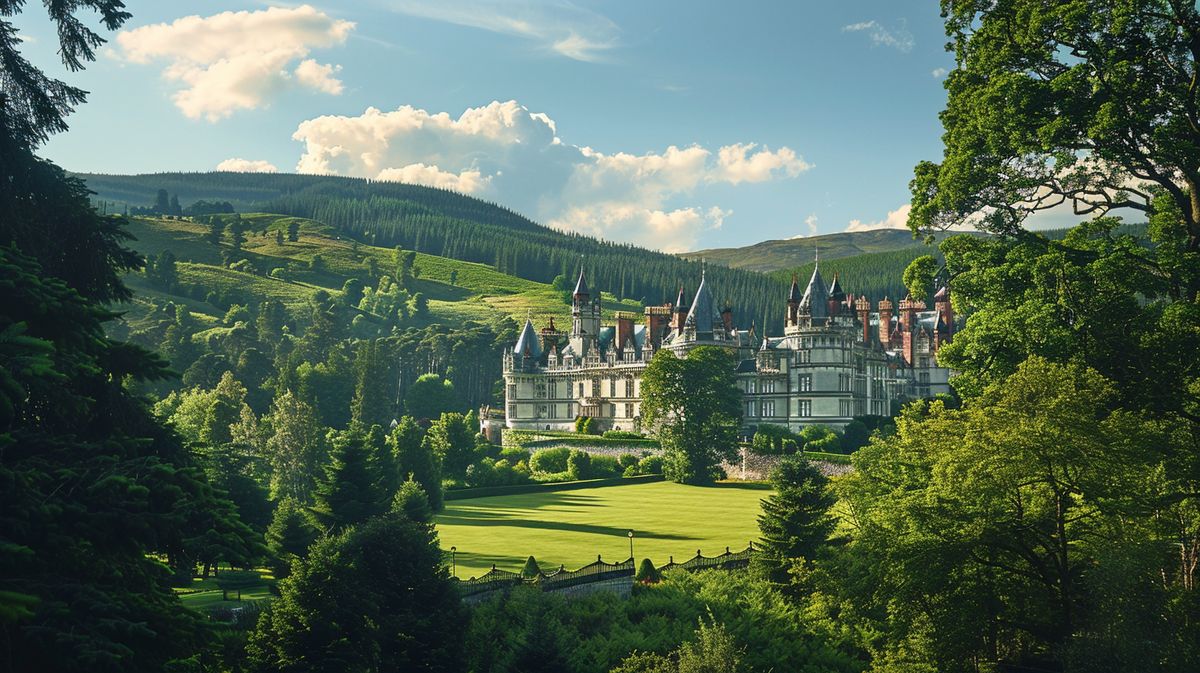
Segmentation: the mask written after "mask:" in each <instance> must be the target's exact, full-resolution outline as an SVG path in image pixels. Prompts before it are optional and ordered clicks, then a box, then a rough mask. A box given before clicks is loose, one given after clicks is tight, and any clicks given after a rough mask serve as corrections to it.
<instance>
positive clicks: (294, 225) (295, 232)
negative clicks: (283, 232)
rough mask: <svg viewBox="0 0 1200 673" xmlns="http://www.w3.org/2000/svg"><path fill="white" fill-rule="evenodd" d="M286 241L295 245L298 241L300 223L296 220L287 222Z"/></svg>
mask: <svg viewBox="0 0 1200 673" xmlns="http://www.w3.org/2000/svg"><path fill="white" fill-rule="evenodd" d="M287 240H289V241H291V242H292V243H295V242H296V241H299V240H300V223H299V222H298V221H296V220H292V221H290V222H288V225H287Z"/></svg>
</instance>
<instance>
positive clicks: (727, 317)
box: [721, 306, 733, 334]
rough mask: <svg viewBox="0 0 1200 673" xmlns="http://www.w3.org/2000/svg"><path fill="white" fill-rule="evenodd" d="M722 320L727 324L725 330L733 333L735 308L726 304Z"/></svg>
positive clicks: (722, 310)
mask: <svg viewBox="0 0 1200 673" xmlns="http://www.w3.org/2000/svg"><path fill="white" fill-rule="evenodd" d="M721 322H722V323H724V324H725V332H726V333H727V334H733V308H731V307H729V306H726V307H725V308H723V309H721Z"/></svg>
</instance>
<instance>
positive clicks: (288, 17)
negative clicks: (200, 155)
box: [117, 5, 354, 121]
mask: <svg viewBox="0 0 1200 673" xmlns="http://www.w3.org/2000/svg"><path fill="white" fill-rule="evenodd" d="M353 29H354V24H353V23H351V22H350V21H342V20H335V19H333V18H331V17H329V16H328V15H326V14H325V13H324V12H321V11H319V10H317V9H314V8H313V7H310V6H308V5H301V6H299V7H270V8H267V9H265V10H261V11H254V12H250V11H241V12H222V13H220V14H214V15H213V16H208V17H200V16H185V17H183V18H180V19H176V20H175V21H173V22H171V23H157V24H152V25H148V26H142V27H140V28H134V29H133V30H127V31H122V32H121V33H120V34H118V35H117V45H118V47H119V49H120V51H119V54H118V56H119V57H120V58H124V59H125V60H127V61H130V62H132V63H143V64H144V63H151V62H154V61H164V62H165V64H166V65H165V67H164V69H163V72H162V74H163V77H164V78H165V79H166V80H167V81H170V82H175V83H178V84H180V85H181V86H182V88H180V89H179V91H177V92H176V93H175V94H174V97H173V99H174V102H175V105H176V107H178V108H179V109H180V110H181V111H182V112H183V113H184V114H185V115H186V116H188V117H190V118H192V119H199V118H205V119H207V120H209V121H217V120H219V119H223V118H225V117H228V116H230V115H232V114H233V113H234V112H235V111H237V110H252V109H255V108H259V107H262V106H264V105H266V104H268V103H269V102H270V101H271V99H272V98H274V97H275V96H276V95H278V94H279V93H281V92H283V91H285V90H288V89H292V88H302V89H309V90H312V91H317V92H321V93H326V94H332V95H337V94H339V93H341V92H342V83H341V81H339V80H338V79H337V78H336V77H335V76H334V74H335V73H336V72H337V71H338V70H339V69H340V68H339V67H338V66H333V65H328V64H322V63H318V62H317V61H315V60H313V59H311V58H306V57H307V56H308V55H309V53H310V52H311V50H313V49H319V48H326V47H333V46H336V45H340V44H342V43H344V42H345V41H346V38H347V36H348V35H349V34H350V32H351V31H352V30H353ZM297 61H299V64H298V65H294V64H296V62H297Z"/></svg>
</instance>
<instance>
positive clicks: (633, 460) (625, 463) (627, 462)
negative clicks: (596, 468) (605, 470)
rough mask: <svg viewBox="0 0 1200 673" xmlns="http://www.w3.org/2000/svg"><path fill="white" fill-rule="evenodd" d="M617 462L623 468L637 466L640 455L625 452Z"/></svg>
mask: <svg viewBox="0 0 1200 673" xmlns="http://www.w3.org/2000/svg"><path fill="white" fill-rule="evenodd" d="M617 463H618V464H620V466H621V469H622V470H624V469H627V468H629V467H637V464H638V457H637V456H635V455H633V454H632V453H624V454H621V457H620V458H618V459H617Z"/></svg>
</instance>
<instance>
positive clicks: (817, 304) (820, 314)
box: [800, 266, 829, 320]
mask: <svg viewBox="0 0 1200 673" xmlns="http://www.w3.org/2000/svg"><path fill="white" fill-rule="evenodd" d="M800 313H802V314H804V315H808V316H811V317H812V318H813V320H824V319H825V318H828V317H829V289H828V288H826V287H825V280H824V279H822V278H821V269H820V267H819V266H816V267H813V275H812V278H810V279H808V287H807V288H805V289H804V297H803V298H802V299H801V300H800Z"/></svg>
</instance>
